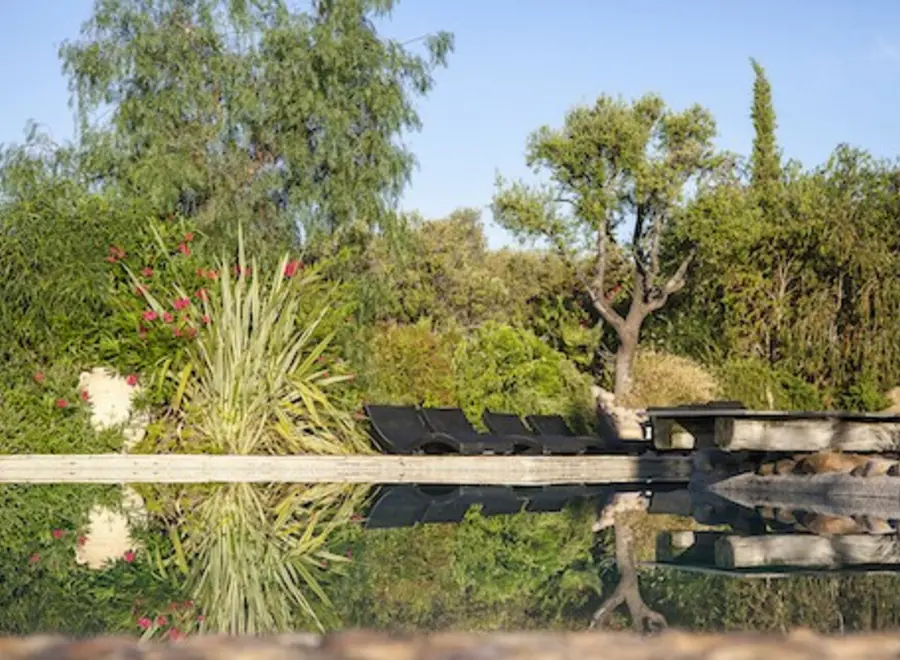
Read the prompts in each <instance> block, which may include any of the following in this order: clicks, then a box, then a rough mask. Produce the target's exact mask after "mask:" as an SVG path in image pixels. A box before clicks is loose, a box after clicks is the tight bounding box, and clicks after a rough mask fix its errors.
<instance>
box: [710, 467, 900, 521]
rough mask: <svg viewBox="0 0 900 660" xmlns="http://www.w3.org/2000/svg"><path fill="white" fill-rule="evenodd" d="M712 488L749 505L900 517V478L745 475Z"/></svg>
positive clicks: (813, 511) (719, 494) (715, 491)
mask: <svg viewBox="0 0 900 660" xmlns="http://www.w3.org/2000/svg"><path fill="white" fill-rule="evenodd" d="M709 489H710V491H712V492H713V493H715V494H716V495H718V496H720V497H723V498H725V499H727V500H730V501H731V502H734V503H735V504H738V505H740V506H743V507H747V508H751V509H752V508H754V507H757V506H766V507H772V508H779V509H802V510H804V511H808V512H811V513H820V514H825V515H831V516H854V515H859V516H863V515H867V516H876V517H880V518H885V519H888V520H892V519H898V518H900V478H898V477H854V476H850V475H848V474H838V473H832V474H817V475H811V476H807V475H781V476H775V477H762V476H757V475H754V474H741V475H737V476H734V477H729V478H727V479H723V480H722V481H719V482H717V483H714V484H711V485H710V486H709Z"/></svg>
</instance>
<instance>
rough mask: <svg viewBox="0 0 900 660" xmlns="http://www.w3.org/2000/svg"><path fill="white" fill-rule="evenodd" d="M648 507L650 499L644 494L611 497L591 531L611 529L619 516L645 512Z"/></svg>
mask: <svg viewBox="0 0 900 660" xmlns="http://www.w3.org/2000/svg"><path fill="white" fill-rule="evenodd" d="M649 506H650V499H649V498H648V497H647V495H646V494H644V493H640V492H637V493H616V494H615V495H613V497H612V500H610V502H609V503H608V504H607V505H606V506H605V507H603V509H602V510H601V511H600V515H599V516H597V521H596V522H595V523H594V527H593V530H594V531H595V532H599V531H600V530H602V529H606V528H607V527H612V526H613V525H615V523H616V517H617V516H619V515H620V514H623V513H629V512H632V511H646V510H647V508H648V507H649Z"/></svg>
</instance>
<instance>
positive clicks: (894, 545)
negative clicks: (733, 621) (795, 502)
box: [715, 534, 900, 569]
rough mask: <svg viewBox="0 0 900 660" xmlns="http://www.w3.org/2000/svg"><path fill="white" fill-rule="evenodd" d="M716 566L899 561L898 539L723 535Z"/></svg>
mask: <svg viewBox="0 0 900 660" xmlns="http://www.w3.org/2000/svg"><path fill="white" fill-rule="evenodd" d="M715 558H716V560H715V561H716V566H717V567H719V568H764V567H780V568H786V567H797V568H831V569H834V568H842V567H845V566H860V565H885V564H893V565H896V564H900V542H898V541H897V539H896V538H895V537H894V536H870V535H867V534H851V535H847V536H811V535H808V534H767V535H765V536H732V535H728V536H723V537H722V538H720V539H719V540H718V541H716V549H715Z"/></svg>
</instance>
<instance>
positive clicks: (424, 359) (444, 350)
mask: <svg viewBox="0 0 900 660" xmlns="http://www.w3.org/2000/svg"><path fill="white" fill-rule="evenodd" d="M459 342H460V337H459V336H457V335H456V334H453V333H439V332H436V331H435V330H433V329H432V327H431V323H430V322H429V321H428V320H427V319H423V320H421V321H419V322H418V323H416V324H415V325H395V324H391V325H386V326H382V327H381V328H380V329H379V331H378V332H377V333H376V335H375V337H374V339H373V341H372V344H371V346H372V359H371V365H370V367H369V369H368V370H367V372H366V374H365V385H366V387H365V392H366V398H367V399H368V400H369V401H372V402H373V403H375V402H378V403H394V404H412V405H415V404H421V405H426V406H451V405H453V404H454V403H455V402H456V388H455V380H454V373H453V355H454V352H455V350H456V347H457V345H458V344H459Z"/></svg>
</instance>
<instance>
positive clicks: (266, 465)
mask: <svg viewBox="0 0 900 660" xmlns="http://www.w3.org/2000/svg"><path fill="white" fill-rule="evenodd" d="M690 475H691V459H690V458H689V457H681V456H568V457H567V456H210V455H176V454H165V455H136V454H130V455H122V454H100V455H88V454H82V455H74V454H72V455H44V454H40V455H39V454H34V455H21V456H0V483H380V484H389V483H394V484H398V483H416V484H458V485H492V484H496V485H511V486H534V485H544V484H582V483H594V484H602V483H623V484H624V483H646V482H660V483H686V482H687V481H688V480H689V479H690Z"/></svg>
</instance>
